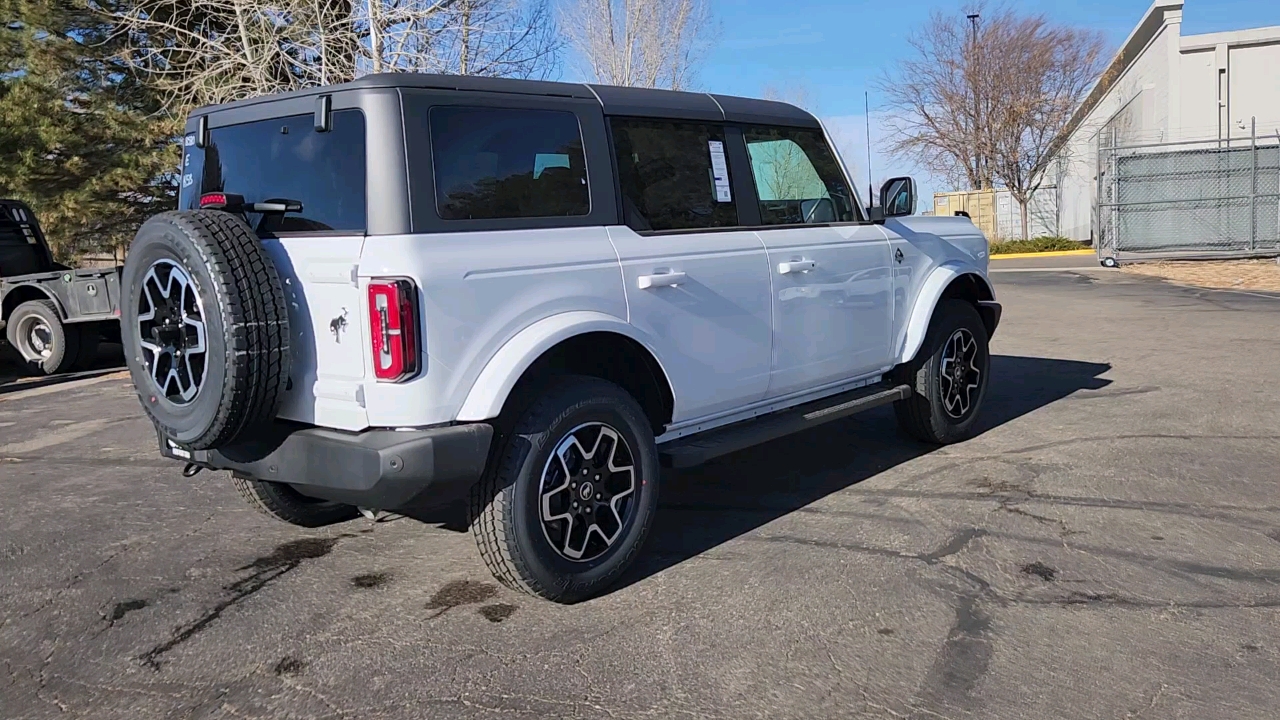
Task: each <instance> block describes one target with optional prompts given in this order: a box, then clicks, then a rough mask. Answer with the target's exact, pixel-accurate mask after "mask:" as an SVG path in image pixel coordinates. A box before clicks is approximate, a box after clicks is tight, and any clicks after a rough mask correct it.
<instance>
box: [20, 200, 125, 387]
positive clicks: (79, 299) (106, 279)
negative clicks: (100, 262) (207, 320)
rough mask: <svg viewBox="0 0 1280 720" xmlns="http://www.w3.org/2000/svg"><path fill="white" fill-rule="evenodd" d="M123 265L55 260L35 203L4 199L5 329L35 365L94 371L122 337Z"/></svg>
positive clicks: (52, 370)
mask: <svg viewBox="0 0 1280 720" xmlns="http://www.w3.org/2000/svg"><path fill="white" fill-rule="evenodd" d="M122 270H123V268H122V267H114V268H102V269H98V268H83V269H74V268H70V267H67V266H66V265H62V264H60V263H57V262H55V261H54V259H53V253H52V252H51V251H50V250H49V243H48V241H47V240H46V239H45V236H44V233H43V232H42V231H41V229H40V223H39V222H38V221H37V220H36V216H35V213H34V212H32V211H31V208H29V207H27V205H26V204H24V203H22V202H20V201H18V200H0V329H3V330H4V338H5V340H6V341H7V342H8V344H9V345H11V346H13V348H14V350H16V351H17V353H18V356H19V357H20V358H21V359H22V361H23V362H24V363H25V364H26V366H27V368H28V369H29V370H31V371H33V372H36V373H43V374H46V375H53V374H56V373H62V372H66V371H68V370H73V369H83V368H86V367H88V366H89V365H91V364H92V363H93V362H94V361H95V360H96V359H97V357H98V343H99V342H100V341H101V340H103V339H104V338H105V339H108V340H118V339H119V333H120V325H119V318H120V309H119V301H120V273H121V271H122Z"/></svg>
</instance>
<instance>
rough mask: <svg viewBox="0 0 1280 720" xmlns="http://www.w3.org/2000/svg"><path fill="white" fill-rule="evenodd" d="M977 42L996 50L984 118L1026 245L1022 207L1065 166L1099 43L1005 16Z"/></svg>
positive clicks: (1079, 33) (1099, 55)
mask: <svg viewBox="0 0 1280 720" xmlns="http://www.w3.org/2000/svg"><path fill="white" fill-rule="evenodd" d="M983 34H984V35H985V36H986V38H985V39H984V42H985V43H987V44H989V46H990V47H991V48H993V49H998V50H999V53H998V54H997V55H994V56H993V57H992V58H991V62H992V67H991V68H990V72H991V73H992V75H993V77H995V78H1000V79H1002V80H1003V82H1001V83H999V85H997V87H998V88H999V92H998V97H999V98H1000V102H998V103H994V104H993V106H992V107H991V109H990V111H989V112H990V116H989V118H988V125H989V130H990V137H991V160H992V164H993V171H994V174H995V176H996V178H997V179H998V180H1000V181H1001V182H1002V183H1003V184H1004V186H1005V187H1007V188H1008V189H1009V193H1010V194H1011V195H1012V196H1013V199H1014V200H1015V201H1017V203H1018V208H1019V211H1020V214H1021V220H1022V237H1023V239H1024V240H1025V239H1026V238H1027V234H1028V232H1027V230H1028V220H1027V206H1028V203H1029V202H1030V201H1031V198H1032V196H1033V195H1035V193H1036V191H1037V190H1039V189H1040V187H1041V186H1042V185H1043V184H1044V181H1045V179H1046V177H1048V176H1049V175H1051V173H1050V172H1049V171H1050V169H1051V166H1052V165H1054V163H1055V161H1057V160H1060V159H1063V152H1064V142H1065V136H1066V132H1065V130H1066V129H1067V126H1068V124H1069V123H1070V121H1071V118H1072V116H1073V115H1074V114H1075V111H1076V108H1078V107H1079V106H1080V102H1081V101H1082V100H1084V97H1085V95H1086V94H1088V92H1089V90H1090V88H1092V87H1093V85H1094V83H1095V81H1096V80H1097V79H1098V76H1099V73H1100V72H1101V66H1102V63H1103V62H1104V60H1105V58H1104V56H1103V53H1104V49H1105V42H1104V40H1103V38H1102V35H1101V34H1100V33H1097V32H1095V31H1092V30H1079V29H1075V28H1066V27H1056V26H1053V25H1051V24H1049V22H1048V21H1047V20H1046V19H1045V18H1044V17H1042V16H1033V17H1015V16H1013V15H1012V14H1008V13H1005V14H1001V15H999V16H997V18H996V22H993V23H992V24H991V26H990V27H988V28H987V29H986V30H985V31H984V33H983Z"/></svg>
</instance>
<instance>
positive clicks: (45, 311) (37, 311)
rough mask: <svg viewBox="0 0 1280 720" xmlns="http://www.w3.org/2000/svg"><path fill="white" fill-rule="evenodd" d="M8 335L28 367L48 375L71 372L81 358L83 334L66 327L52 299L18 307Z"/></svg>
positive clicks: (12, 317)
mask: <svg viewBox="0 0 1280 720" xmlns="http://www.w3.org/2000/svg"><path fill="white" fill-rule="evenodd" d="M5 335H6V336H7V338H8V340H9V344H10V345H12V346H13V347H14V349H15V350H17V351H18V354H19V355H21V356H22V360H23V361H24V362H25V363H26V364H27V367H29V368H31V369H32V370H35V371H36V372H39V373H43V374H45V375H57V374H59V373H64V372H66V371H68V370H70V369H71V366H72V365H74V364H75V362H76V359H77V358H78V357H79V353H80V332H79V330H77V329H76V328H74V327H73V328H67V326H65V325H63V324H62V316H61V315H59V314H58V306H57V305H54V304H53V301H51V300H30V301H27V302H24V303H22V304H21V305H19V306H18V307H16V308H14V310H13V314H12V315H10V316H9V322H8V324H7V325H6V326H5Z"/></svg>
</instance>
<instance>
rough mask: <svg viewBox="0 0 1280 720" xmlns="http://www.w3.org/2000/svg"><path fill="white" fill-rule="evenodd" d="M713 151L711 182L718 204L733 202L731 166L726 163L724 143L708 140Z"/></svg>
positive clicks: (708, 145) (708, 144)
mask: <svg viewBox="0 0 1280 720" xmlns="http://www.w3.org/2000/svg"><path fill="white" fill-rule="evenodd" d="M707 147H708V148H710V150H711V180H712V183H713V184H714V185H715V189H716V202H722V203H727V202H733V195H732V194H731V193H730V192H729V166H728V164H727V163H725V161H724V143H722V142H720V141H719V140H708V141H707Z"/></svg>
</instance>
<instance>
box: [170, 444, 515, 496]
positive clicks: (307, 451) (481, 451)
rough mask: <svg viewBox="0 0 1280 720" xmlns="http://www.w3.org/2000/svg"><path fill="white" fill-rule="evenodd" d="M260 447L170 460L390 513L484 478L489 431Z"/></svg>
mask: <svg viewBox="0 0 1280 720" xmlns="http://www.w3.org/2000/svg"><path fill="white" fill-rule="evenodd" d="M278 430H279V433H278V436H277V437H276V438H274V439H273V440H272V441H271V442H270V443H268V444H267V445H266V446H265V447H264V446H256V447H240V448H223V449H219V450H210V451H197V452H194V453H191V454H190V455H191V457H185V456H184V455H183V454H182V453H183V452H184V451H176V452H175V450H174V448H172V447H170V446H169V443H168V441H167V440H166V439H165V438H164V437H163V436H161V437H160V452H161V454H162V455H164V456H165V457H169V458H172V459H174V460H182V461H186V462H194V463H195V464H197V465H201V466H204V467H209V468H214V469H218V470H231V471H232V472H235V473H237V474H240V475H243V476H246V477H251V478H254V479H257V480H267V481H271V482H279V483H285V484H287V485H290V486H292V487H293V488H294V489H296V490H297V491H298V492H300V493H302V494H304V495H307V496H310V497H316V498H321V499H324V500H332V501H334V502H341V503H346V504H349V505H357V506H359V507H368V508H377V509H380V510H395V509H404V508H409V507H415V506H419V505H426V504H434V503H436V502H447V501H449V500H454V499H457V498H459V497H461V496H462V494H463V493H465V492H466V491H467V490H468V489H469V488H470V487H471V486H472V485H473V484H474V483H475V482H476V481H477V480H478V479H479V478H480V475H481V474H482V473H483V472H484V467H485V462H486V459H487V458H488V455H489V444H490V442H491V441H492V439H493V426H491V425H488V424H486V423H467V424H463V425H449V426H443V427H435V428H426V429H414V430H385V429H379V430H366V431H364V432H359V433H349V432H342V431H340V430H329V429H326V428H316V427H302V428H300V429H299V428H296V427H279V428H278Z"/></svg>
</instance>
